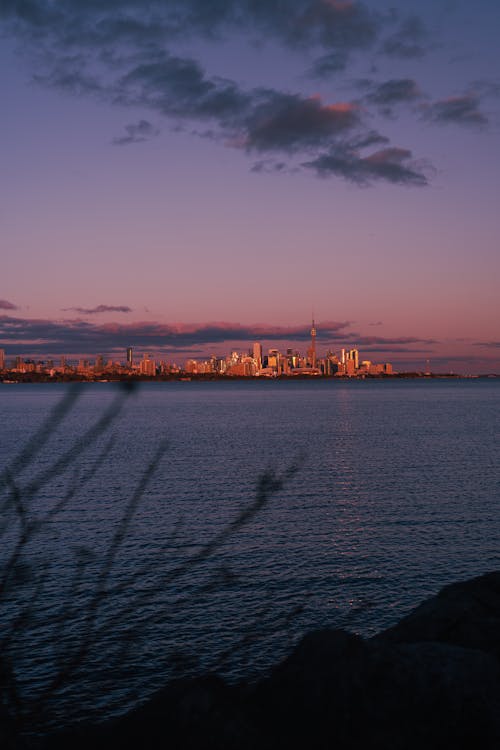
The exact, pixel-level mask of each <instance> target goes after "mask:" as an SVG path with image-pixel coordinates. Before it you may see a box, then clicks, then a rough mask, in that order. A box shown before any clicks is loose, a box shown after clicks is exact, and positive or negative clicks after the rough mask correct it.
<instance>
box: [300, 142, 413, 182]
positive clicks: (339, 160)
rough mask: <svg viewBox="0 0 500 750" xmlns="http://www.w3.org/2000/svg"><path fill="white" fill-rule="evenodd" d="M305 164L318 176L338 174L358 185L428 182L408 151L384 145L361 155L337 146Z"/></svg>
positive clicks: (350, 149) (354, 150)
mask: <svg viewBox="0 0 500 750" xmlns="http://www.w3.org/2000/svg"><path fill="white" fill-rule="evenodd" d="M304 167H308V168H310V169H312V170H314V171H315V172H316V174H318V175H319V176H320V177H329V176H331V175H334V174H335V175H340V176H342V177H344V178H345V179H347V180H350V181H351V182H355V183H357V184H358V185H368V184H370V183H371V182H373V181H374V180H380V179H383V180H385V181H387V182H393V183H397V184H400V185H415V186H423V185H427V178H426V176H425V174H424V173H423V171H422V169H420V168H419V166H418V165H416V164H415V162H414V161H413V160H412V153H411V151H409V150H407V149H403V148H395V147H392V148H385V149H381V150H379V151H375V152H374V153H372V154H369V155H368V156H361V155H360V154H359V151H357V150H356V149H354V148H352V147H345V148H337V149H333V150H332V151H330V152H327V153H324V154H320V156H318V157H317V158H316V159H314V160H313V161H310V162H306V163H305V164H304Z"/></svg>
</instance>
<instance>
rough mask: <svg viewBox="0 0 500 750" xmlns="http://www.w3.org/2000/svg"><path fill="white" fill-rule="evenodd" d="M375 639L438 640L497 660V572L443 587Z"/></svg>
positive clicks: (499, 631)
mask: <svg viewBox="0 0 500 750" xmlns="http://www.w3.org/2000/svg"><path fill="white" fill-rule="evenodd" d="M376 639H377V640H384V641H390V642H391V643H415V642H417V641H437V642H440V643H450V644H454V645H456V646H463V647H466V648H476V649H480V650H481V651H487V652H488V653H491V654H495V655H496V656H497V657H500V573H487V574H486V575H483V576H479V577H478V578H472V579H471V580H469V581H464V582H460V583H454V584H451V585H450V586H445V588H444V589H442V590H441V591H440V592H439V594H438V595H437V596H434V597H432V598H431V599H428V600H427V601H425V602H424V603H423V604H421V605H420V606H419V607H417V609H415V610H413V612H411V613H410V614H409V615H408V616H407V617H404V618H403V619H402V620H401V621H400V622H399V623H398V624H397V625H395V626H394V627H392V628H389V629H388V630H385V631H384V632H382V633H380V634H379V635H378V636H376Z"/></svg>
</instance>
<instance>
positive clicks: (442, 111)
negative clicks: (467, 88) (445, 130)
mask: <svg viewBox="0 0 500 750" xmlns="http://www.w3.org/2000/svg"><path fill="white" fill-rule="evenodd" d="M422 111H423V114H424V117H425V118H426V119H428V120H431V121H432V122H436V123H439V124H442V125H443V124H444V125H447V124H450V123H454V124H456V125H466V126H472V127H482V126H484V125H486V124H487V123H488V118H487V116H486V115H485V114H484V113H483V112H481V109H480V100H479V97H478V96H477V95H476V94H470V93H469V94H463V95H461V96H451V97H448V98H447V99H440V100H438V101H435V102H432V103H431V104H425V105H423V108H422Z"/></svg>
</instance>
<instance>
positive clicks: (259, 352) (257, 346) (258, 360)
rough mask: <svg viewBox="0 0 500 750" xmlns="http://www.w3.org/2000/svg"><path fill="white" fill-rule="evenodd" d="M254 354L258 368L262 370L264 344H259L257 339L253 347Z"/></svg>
mask: <svg viewBox="0 0 500 750" xmlns="http://www.w3.org/2000/svg"><path fill="white" fill-rule="evenodd" d="M252 356H253V358H254V360H255V364H256V366H257V369H258V370H260V369H261V368H262V344H259V343H258V342H257V341H256V342H255V343H254V345H253V347H252Z"/></svg>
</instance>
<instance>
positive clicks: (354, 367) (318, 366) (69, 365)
mask: <svg viewBox="0 0 500 750" xmlns="http://www.w3.org/2000/svg"><path fill="white" fill-rule="evenodd" d="M405 375H410V376H411V375H427V376H430V375H432V373H431V372H430V367H429V361H428V360H427V367H426V369H425V370H424V371H421V372H403V373H397V372H395V371H394V370H393V367H392V364H391V363H390V362H384V363H377V362H373V361H372V360H370V359H361V358H360V353H359V351H358V349H354V348H353V349H347V348H342V349H340V350H339V351H338V353H336V352H334V351H332V350H328V351H326V353H325V355H324V356H323V357H320V356H318V355H317V352H316V327H315V324H314V320H313V322H312V327H311V342H310V345H309V347H308V349H307V353H306V355H305V356H303V355H302V354H301V353H300V352H299V351H297V350H296V349H287V350H286V351H285V352H280V351H279V350H278V349H268V350H267V353H264V351H263V348H262V344H260V343H259V342H255V343H253V344H252V345H251V346H250V348H249V349H248V350H247V351H245V352H238V351H232V352H231V353H230V354H228V355H227V356H225V357H218V356H215V355H214V356H211V357H208V358H206V359H188V360H186V361H185V362H184V363H183V364H177V363H176V362H167V361H165V360H163V359H156V358H155V357H154V356H152V355H151V354H142V355H140V356H135V355H134V350H133V348H132V347H131V346H129V347H127V348H126V350H124V358H123V360H122V361H115V360H113V359H108V360H105V358H104V356H103V355H97V356H96V357H95V358H94V359H93V360H92V359H83V358H82V359H79V360H75V361H73V360H70V359H69V358H67V357H66V356H61V357H60V358H59V360H58V361H57V362H56V361H54V360H53V359H47V360H43V361H42V360H38V361H35V360H34V359H28V358H24V357H22V356H19V355H18V356H16V357H15V358H14V359H13V360H12V361H10V362H7V358H6V354H5V350H4V349H0V381H2V382H15V381H31V380H41V381H47V380H64V381H67V380H80V381H96V380H103V381H108V380H129V379H134V378H140V379H143V378H144V379H154V378H156V379H164V380H167V379H177V380H190V379H193V378H199V379H216V378H238V377H239V378H278V377H339V378H365V377H387V376H405ZM447 375H453V376H454V377H457V373H447Z"/></svg>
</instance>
